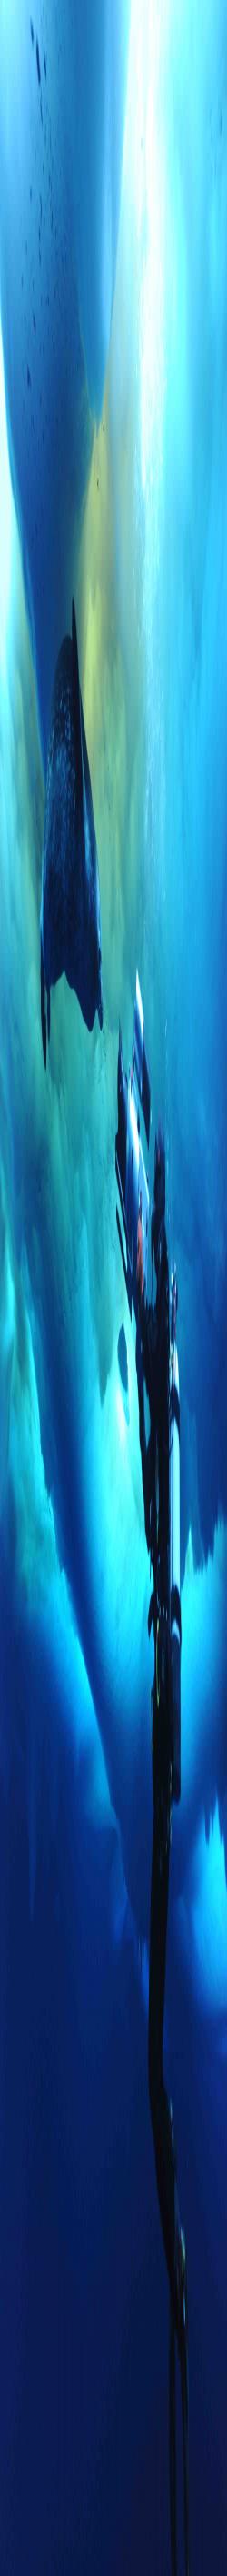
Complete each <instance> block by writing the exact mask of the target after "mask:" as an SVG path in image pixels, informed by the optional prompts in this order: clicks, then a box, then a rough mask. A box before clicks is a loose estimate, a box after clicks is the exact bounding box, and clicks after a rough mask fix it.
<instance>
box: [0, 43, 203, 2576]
mask: <svg viewBox="0 0 227 2576" xmlns="http://www.w3.org/2000/svg"><path fill="white" fill-rule="evenodd" d="M197 18H198V13H197V10H196V8H194V5H193V8H192V9H191V8H190V9H189V8H188V7H187V6H186V8H185V11H184V26H183V25H182V14H181V13H180V12H179V9H178V7H177V0H173V6H172V7H171V10H170V8H169V7H168V6H167V0H162V7H161V9H160V7H158V6H156V5H154V9H153V12H152V21H151V18H150V11H149V7H148V0H143V6H142V7H141V11H140V12H138V8H137V6H136V0H132V5H131V13H130V10H129V5H128V0H125V6H124V8H123V9H122V7H121V6H120V0H119V5H118V6H117V7H116V9H115V10H114V17H113V12H112V10H111V5H110V0H102V7H101V6H99V5H98V0H97V6H96V5H94V6H93V5H92V0H90V5H89V0H86V7H85V0H84V5H83V11H82V9H81V5H80V0H77V5H76V6H75V7H74V8H72V0H67V6H66V8H65V14H64V41H63V35H62V31H61V24H60V29H59V12H58V11H57V9H56V7H55V0H53V5H52V7H51V12H48V11H47V10H46V6H45V0H43V5H42V9H41V11H40V23H39V25H38V23H37V25H36V23H35V21H34V25H33V20H31V17H30V12H29V10H28V9H27V5H26V0H20V6H19V5H18V8H17V12H16V13H14V12H13V10H12V8H9V6H8V5H7V6H6V5H5V6H3V8H2V24H1V80H0V102H1V104H0V119H1V181H0V246H1V321H2V352H1V377H0V422H1V494H0V506H1V544H0V836H1V943H0V1017H1V1054H0V1513H1V1524H0V1628H1V1663H0V1693H1V1708H0V1719H1V1723H0V1755H1V1762H0V1840H1V1853H0V1887H1V1983H0V2052H1V2080H0V2137H1V2221H0V2244H1V2281H2V2291H1V2303H0V2313H1V2366H0V2387H1V2406H0V2489H1V2539H0V2568H1V2576H22V2570H23V2576H30V2571H33V2570H34V2576H36V2570H37V2576H41V2570H42V2571H44V2576H69V2572H70V2576H72V2571H74V2569H76V2568H77V2569H78V2571H79V2576H91V2570H92V2571H93V2570H94V2568H96V2567H97V2569H98V2570H99V2576H106V2571H107V2569H108V2576H109V2571H110V2576H134V2571H136V2570H137V2568H138V2566H140V2567H141V2568H142V2570H144V2576H146V2569H147V2568H148V2567H151V2568H152V2570H153V2576H163V2569H164V2568H166V2569H167V2567H168V2565H169V2507H168V2407H167V2397H168V2388H167V2364H168V2292H167V2283H166V2276H165V2265H164V2255H163V2249H162V2241H161V2233H160V2220H159V2212H158V2205H157V2195H156V2186H155V2172H154V2156H153V2145H152V2138H151V2131H150V2117H149V2101H148V2079H147V1992H148V1965H147V1961H148V1935H149V1886H150V1859H151V1833H152V1796H151V1750H150V1687H151V1679H152V1649H150V1650H149V1648H148V1639H147V1610H148V1598H149V1571H148V1561H147V1560H146V1547H145V1534H144V1526H143V1505H142V1490H141V1474H140V1453H139V1439H138V1406H137V1388H136V1372H135V1352H134V1337H133V1331H131V1330H130V1327H129V1321H128V1316H127V1312H126V1300H125V1298H124V1291H123V1281H122V1273H121V1269H120V1254H119V1245H118V1239H117V1230H116V1187H115V1127H116V1109H117V1048H118V1022H119V1015H120V1019H121V1024H122V1031H123V1039H124V1051H125V1058H126V1062H128V1063H129V1059H130V1050H131V1042H132V1022H133V1006H134V993H135V976H136V966H137V964H138V967H139V973H140V980H141V987H142V994H143V1002H144V1011H145V1026H146V1039H147V1048H148V1055H149V1063H150V1072H151V1096H152V1136H151V1156H150V1181H151V1185H152V1172H153V1144H154V1135H155V1125H156V1122H157V1118H158V1115H159V1112H161V1114H162V1116H163V1119H164V1125H165V1138H166V1168H167V1229H168V1242H169V1254H170V1260H172V1258H173V1256H174V1255H175V1257H176V1261H177V1271H178V1286H179V1312H178V1324H179V1334H178V1347H179V1370H180V1397H181V1582H182V1798H181V1806H180V1810H179V1814H177V1815H176V1814H174V1818H173V1834H172V1851H171V1877H170V1903H169V1932H168V1960H167V1988H166V2023H165V2062H166V2070H167V2081H168V2085H169V2090H170V2093H171V2098H172V2100H173V2106H174V2124H175V2130H176V2140H177V2158H178V2181H179V2193H180V2205H181V2214H182V2218H183V2220H184V2224H185V2229H186V2237H187V2248H188V2291H189V2369H190V2522H191V2569H192V2576H193V2571H194V2576H197V2569H198V2568H199V2567H200V2565H203V2563H204V2565H206V2569H207V2571H211V2570H212V2571H213V2567H214V2565H215V2566H216V2568H217V2570H218V2576H219V2570H220V2576H222V2571H223V2576H224V2570H225V2564H226V2537H227V2484H226V2436H225V2419H226V2262H227V2208H226V2151H227V2098H226V2087H227V1885H226V1881H227V1750H226V1746H227V1668H226V1667H227V1652H226V1574H227V1467H226V1458H227V1445H226V1432H227V1373H226V1182H227V1169H226V1164H227V1156H226V1062H225V1025H226V930H227V921H226V883H227V877H226V811H227V755H226V695H227V642H226V638H227V613H226V612H227V529H226V430H227V374H226V311H227V305H226V221H227V136H226V103H227V36H226V14H225V8H224V0H218V6H217V5H216V6H215V7H214V0H210V6H209V11H206V13H205V12H202V13H201V19H200V22H199V25H198V23H197ZM73 591H74V595H75V600H76V614H77V627H78V646H79V664H80V677H81V688H82V697H83V706H84V717H85V724H86V734H87V742H88V751H89V762H90V771H91V779H92V793H93V801H94V812H95V824H96V834H97V844H98V853H99V870H100V892H101V916H102V958H103V997H104V1023H103V1032H102V1034H101V1033H100V1029H99V1025H98V1020H97V1019H96V1022H95V1026H94V1030H93V1032H92V1035H91V1036H89V1035H88V1031H87V1030H86V1028H85V1027H84V1023H83V1021H82V1018H81V1014H80V1011H79V1006H78V1004H77V1001H76V999H75V995H74V994H71V993H70V992H69V989H68V987H67V986H66V983H65V979H63V980H62V982H61V983H59V984H58V986H57V987H56V989H55V991H54V993H53V995H52V1003H51V1042H50V1051H49V1059H48V1068H47V1074H46V1076H45V1073H44V1065H43V1055H42V1043H41V1029H40V987H39V912H40V895H41V861H42V839H43V814H44V786H45V767H46V749H47V739H48V725H49V714H50V698H51V688H52V680H53V673H54V667H55V661H56V656H57V652H58V649H59V645H60V642H61V640H62V636H63V633H64V631H65V630H66V629H68V628H70V624H71V598H72V592H73ZM123 1320H124V1323H125V1327H126V1331H127V1347H128V1367H129V1413H130V1421H129V1427H128V1428H127V1426H126V1423H125V1417H124V1415H123V1412H122V1408H121V1402H120V1390H119V1372H118V1361H117V1344H118V1335H119V1329H120V1326H121V1324H122V1321H123ZM179 2436H180V2426H179ZM179 2460H180V2439H179ZM181 2522H182V2497H181V2491H180V2532H181V2542H180V2545H181V2546H182V2531H181ZM182 2563H183V2562H182V2555H181V2556H180V2558H179V2564H180V2566H181V2564H182Z"/></svg>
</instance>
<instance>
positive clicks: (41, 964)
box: [40, 931, 47, 1065]
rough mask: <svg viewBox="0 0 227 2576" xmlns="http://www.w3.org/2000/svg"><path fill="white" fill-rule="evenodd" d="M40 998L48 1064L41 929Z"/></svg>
mask: <svg viewBox="0 0 227 2576" xmlns="http://www.w3.org/2000/svg"><path fill="white" fill-rule="evenodd" d="M40 998H41V1029H42V1041H43V1054H44V1064H45V1065H46V1060H47V1024H46V1011H45V975H44V961H43V942H42V931H41V935H40Z"/></svg>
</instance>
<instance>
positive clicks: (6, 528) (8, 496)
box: [0, 332, 13, 664]
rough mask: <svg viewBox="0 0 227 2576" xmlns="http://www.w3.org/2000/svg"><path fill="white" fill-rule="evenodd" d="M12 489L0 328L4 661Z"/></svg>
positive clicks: (0, 626) (0, 627)
mask: <svg viewBox="0 0 227 2576" xmlns="http://www.w3.org/2000/svg"><path fill="white" fill-rule="evenodd" d="M12 514H13V502H12V490H11V480H10V468H9V452H8V438H7V422H6V406H5V386H4V368H3V354H2V338H1V332H0V662H1V664H2V663H3V662H4V657H5V647H6V636H7V621H8V608H9V595H10V574H11V546H12Z"/></svg>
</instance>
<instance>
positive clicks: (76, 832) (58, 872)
mask: <svg viewBox="0 0 227 2576" xmlns="http://www.w3.org/2000/svg"><path fill="white" fill-rule="evenodd" d="M40 947H41V957H40V972H41V1028H42V1041H43V1054H44V1064H45V1065H46V1055H47V1033H48V1038H49V1037H50V989H51V985H52V984H57V983H58V977H59V976H60V975H63V974H65V975H67V980H68V984H70V985H71V987H72V988H73V990H74V992H75V993H77V997H78V1002H79V1003H80V1009H81V1011H82V1014H83V1019H84V1020H85V1021H86V1027H87V1028H88V1029H92V1028H93V1024H94V1019H95V1012H96V1011H98V1017H99V1021H100V1028H102V1020H103V1006H102V953H101V913H100V888H99V870H98V853H97V843H96V834H95V824H94V814H93V803H92V791H91V780H90V770H89V760H88V752H87V744H86V734H85V726H84V718H83V708H82V698H81V692H80V682H79V664H78V648H77V632H76V618H75V608H74V600H73V601H72V634H71V635H65V636H64V641H63V644H61V647H60V653H59V654H58V661H57V664H56V671H55V679H54V688H53V698H52V708H51V719H50V732H49V741H48V754H47V775H46V796H45V814H44V839H43V857H42V894H41V911H40ZM46 997H47V1019H46Z"/></svg>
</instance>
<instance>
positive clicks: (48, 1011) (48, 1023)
mask: <svg viewBox="0 0 227 2576" xmlns="http://www.w3.org/2000/svg"><path fill="white" fill-rule="evenodd" d="M47 1036H48V1044H49V1045H50V986H49V984H48V993H47Z"/></svg>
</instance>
